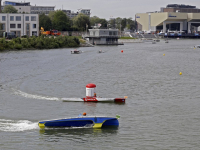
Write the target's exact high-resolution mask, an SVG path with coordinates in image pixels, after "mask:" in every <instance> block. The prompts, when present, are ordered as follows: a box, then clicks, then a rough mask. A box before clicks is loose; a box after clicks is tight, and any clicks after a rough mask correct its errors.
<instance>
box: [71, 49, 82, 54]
mask: <svg viewBox="0 0 200 150" xmlns="http://www.w3.org/2000/svg"><path fill="white" fill-rule="evenodd" d="M80 53H82V51H81V50H76V49H75V50H72V51H71V54H80Z"/></svg>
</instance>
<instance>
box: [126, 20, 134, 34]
mask: <svg viewBox="0 0 200 150" xmlns="http://www.w3.org/2000/svg"><path fill="white" fill-rule="evenodd" d="M127 28H128V29H130V30H133V31H134V30H135V29H136V26H135V21H134V20H133V19H132V18H128V19H127Z"/></svg>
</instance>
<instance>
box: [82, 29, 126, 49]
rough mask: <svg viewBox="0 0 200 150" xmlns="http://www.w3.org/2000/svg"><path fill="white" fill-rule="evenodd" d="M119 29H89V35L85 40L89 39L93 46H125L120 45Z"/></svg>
mask: <svg viewBox="0 0 200 150" xmlns="http://www.w3.org/2000/svg"><path fill="white" fill-rule="evenodd" d="M118 33H119V30H118V29H89V35H85V36H84V38H89V43H91V44H93V45H123V43H119V42H118V39H119V35H118Z"/></svg>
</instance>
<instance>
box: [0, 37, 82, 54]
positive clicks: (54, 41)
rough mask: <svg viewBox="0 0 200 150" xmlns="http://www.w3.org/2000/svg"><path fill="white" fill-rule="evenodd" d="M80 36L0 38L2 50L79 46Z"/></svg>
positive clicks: (0, 49) (0, 48)
mask: <svg viewBox="0 0 200 150" xmlns="http://www.w3.org/2000/svg"><path fill="white" fill-rule="evenodd" d="M79 46H80V41H79V38H77V37H73V36H58V37H55V38H54V36H52V37H46V36H39V37H35V36H33V37H30V38H19V37H18V38H15V39H12V40H6V39H5V38H2V39H0V51H4V50H22V49H54V48H68V47H79Z"/></svg>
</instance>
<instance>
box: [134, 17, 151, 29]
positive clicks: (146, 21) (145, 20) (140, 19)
mask: <svg viewBox="0 0 200 150" xmlns="http://www.w3.org/2000/svg"><path fill="white" fill-rule="evenodd" d="M136 21H137V22H138V23H139V24H140V25H142V31H144V30H146V31H148V30H149V15H148V14H147V13H138V14H136Z"/></svg>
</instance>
